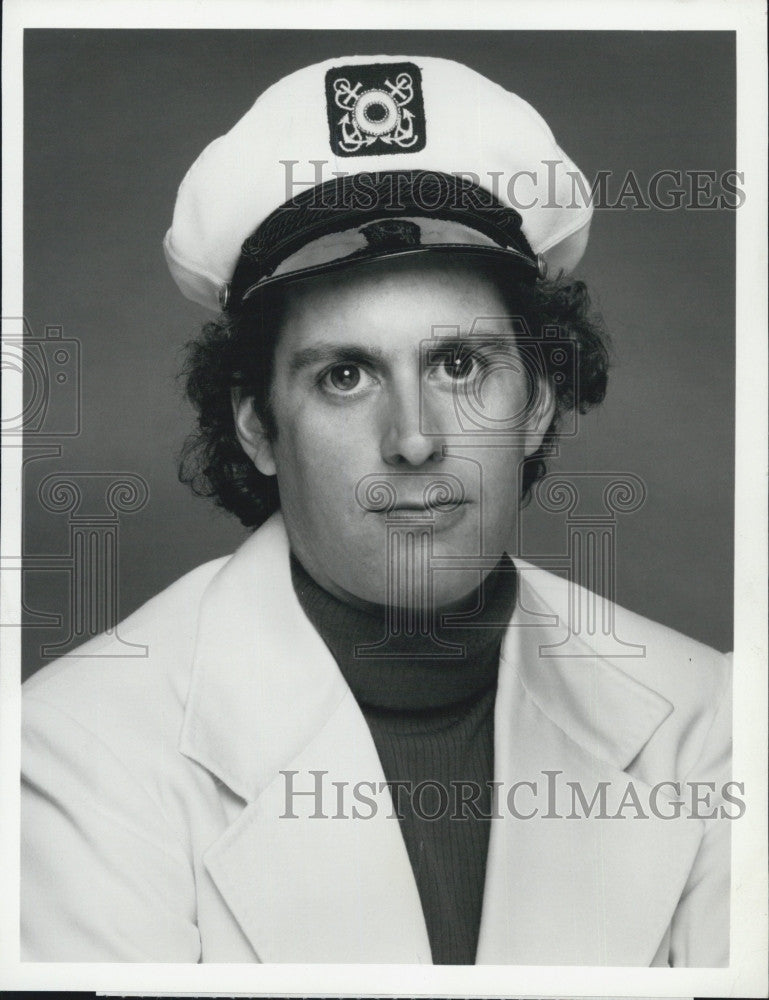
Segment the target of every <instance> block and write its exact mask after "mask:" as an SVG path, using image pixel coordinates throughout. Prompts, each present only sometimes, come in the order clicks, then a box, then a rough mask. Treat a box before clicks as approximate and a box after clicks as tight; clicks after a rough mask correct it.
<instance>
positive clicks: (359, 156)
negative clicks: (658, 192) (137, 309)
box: [163, 55, 592, 310]
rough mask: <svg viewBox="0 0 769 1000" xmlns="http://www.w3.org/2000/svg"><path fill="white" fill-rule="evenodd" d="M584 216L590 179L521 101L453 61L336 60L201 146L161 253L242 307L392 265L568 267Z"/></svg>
mask: <svg viewBox="0 0 769 1000" xmlns="http://www.w3.org/2000/svg"><path fill="white" fill-rule="evenodd" d="M591 215H592V205H591V202H590V195H589V187H588V184H587V182H586V179H585V177H584V175H583V174H582V173H581V172H580V171H579V169H578V168H577V167H576V166H575V164H574V163H573V162H572V161H571V160H570V159H569V158H568V157H567V156H566V154H565V153H564V152H563V151H562V150H561V149H560V148H559V146H558V145H557V143H556V141H555V139H554V137H553V134H552V132H551V130H550V128H549V127H548V125H547V123H546V122H545V121H544V119H543V118H542V117H541V115H539V114H538V113H537V112H536V111H535V110H534V109H533V108H532V107H531V105H529V104H527V103H526V101H524V100H522V99H521V98H520V97H518V96H517V95H515V94H513V93H510V92H509V91H506V90H504V89H503V88H502V87H500V86H499V85H498V84H496V83H494V82H492V81H491V80H489V79H487V78H486V77H484V76H482V75H481V74H480V73H477V72H475V71H474V70H472V69H470V68H469V67H467V66H464V65H462V64H461V63H457V62H453V61H451V60H448V59H439V58H435V57H431V56H384V55H379V56H345V57H340V58H338V59H330V60H327V61H325V62H322V63H318V64H316V65H313V66H308V67H306V68H304V69H300V70H298V71H297V72H295V73H292V74H290V75H289V76H286V77H284V78H283V79H281V80H279V81H278V82H277V83H275V84H274V85H273V86H271V87H270V88H269V89H268V90H266V91H265V92H264V93H263V94H262V95H261V96H260V97H259V98H258V99H257V101H256V102H255V103H254V105H253V106H252V107H251V109H250V110H249V111H248V112H247V113H246V114H245V115H244V116H243V118H241V120H240V121H239V122H238V123H237V124H236V125H235V126H234V127H233V128H232V129H230V131H229V132H227V133H226V134H225V135H223V136H221V137H220V138H218V139H216V140H214V141H213V142H212V143H211V144H210V145H209V146H208V147H207V148H206V149H205V150H203V152H202V153H201V155H200V156H199V157H198V159H197V160H196V161H195V163H193V165H192V167H191V168H190V169H189V171H188V172H187V175H186V177H185V178H184V180H183V181H182V184H181V186H180V188H179V192H178V195H177V199H176V206H175V209H174V215H173V222H172V225H171V228H170V229H169V230H168V232H167V234H166V237H165V240H164V244H163V245H164V251H165V255H166V259H167V261H168V266H169V268H170V270H171V273H172V275H173V277H174V279H175V281H176V282H177V284H178V285H179V287H180V289H181V290H182V292H183V293H184V294H185V295H186V296H187V297H188V298H190V299H192V300H193V301H195V302H198V303H200V304H202V305H204V306H207V307H209V308H210V309H213V310H217V309H219V308H222V307H225V308H229V309H235V308H238V307H239V306H240V304H242V303H243V302H244V301H247V300H248V299H249V298H250V297H252V296H253V295H254V294H255V293H256V291H257V290H258V289H260V288H262V287H264V286H265V285H269V284H273V283H275V282H278V281H286V280H292V279H296V278H297V277H301V276H305V275H309V274H314V273H318V272H322V271H325V270H329V269H332V268H338V267H342V266H347V265H349V264H351V263H353V262H358V263H359V262H361V261H365V260H368V259H372V258H379V257H382V256H389V255H395V254H397V255H404V254H424V253H436V252H440V253H446V252H449V253H463V254H468V255H474V256H485V257H489V258H497V259H500V260H506V261H507V262H508V263H509V264H510V265H511V266H512V267H513V268H515V269H517V270H518V272H519V274H520V277H521V280H532V281H533V280H536V278H537V276H538V275H541V274H543V273H544V271H545V270H549V271H550V273H557V272H561V271H563V272H568V271H570V270H571V269H572V268H573V267H574V265H575V264H576V263H577V261H578V260H579V259H580V257H581V256H582V254H583V252H584V249H585V246H586V244H587V236H588V230H589V225H590V218H591Z"/></svg>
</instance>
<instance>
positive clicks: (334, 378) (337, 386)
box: [320, 364, 369, 395]
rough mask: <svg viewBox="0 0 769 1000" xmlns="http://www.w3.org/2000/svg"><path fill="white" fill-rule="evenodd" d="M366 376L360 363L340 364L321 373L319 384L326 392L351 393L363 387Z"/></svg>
mask: <svg viewBox="0 0 769 1000" xmlns="http://www.w3.org/2000/svg"><path fill="white" fill-rule="evenodd" d="M368 378H369V376H368V375H367V374H366V372H364V371H363V369H362V368H361V367H360V365H354V364H340V365H334V366H333V368H327V369H326V371H325V372H324V373H323V375H321V378H320V385H321V388H323V389H325V390H326V392H330V393H333V394H335V395H339V394H344V393H350V394H352V393H353V392H354V391H355V390H356V389H363V388H365V386H366V384H367V380H368Z"/></svg>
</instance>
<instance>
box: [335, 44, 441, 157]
mask: <svg viewBox="0 0 769 1000" xmlns="http://www.w3.org/2000/svg"><path fill="white" fill-rule="evenodd" d="M352 70H355V71H356V73H355V76H353V74H352V72H351V71H352ZM376 71H380V72H378V73H377V72H376ZM356 77H357V78H356ZM326 90H327V96H328V98H329V109H328V110H329V125H330V126H331V140H332V146H333V147H334V149H335V152H337V153H339V154H341V155H344V156H356V155H358V156H362V155H366V154H369V155H374V154H381V153H388V152H390V153H398V152H402V151H405V150H416V149H422V148H423V147H424V142H425V136H424V110H423V105H422V94H421V77H420V75H419V70H418V68H417V67H416V66H412V65H411V64H396V65H393V64H392V63H390V64H385V65H382V66H355V67H352V66H350V67H342V68H341V69H338V70H333V71H330V72H329V75H328V76H327V81H326ZM340 112H341V114H340ZM420 123H421V124H420Z"/></svg>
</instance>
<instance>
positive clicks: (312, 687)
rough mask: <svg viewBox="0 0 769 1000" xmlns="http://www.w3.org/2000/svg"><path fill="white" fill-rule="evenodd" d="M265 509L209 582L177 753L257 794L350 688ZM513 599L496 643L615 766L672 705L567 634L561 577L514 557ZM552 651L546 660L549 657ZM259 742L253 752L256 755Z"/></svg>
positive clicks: (277, 522)
mask: <svg viewBox="0 0 769 1000" xmlns="http://www.w3.org/2000/svg"><path fill="white" fill-rule="evenodd" d="M288 552H289V549H288V539H287V536H286V531H285V527H284V524H283V520H282V517H281V516H280V514H275V515H273V516H272V517H271V518H270V519H269V520H268V521H267V522H266V523H265V524H264V525H263V526H262V527H261V528H260V529H259V530H258V531H256V532H255V533H254V534H253V535H252V536H251V537H250V538H249V539H247V541H246V542H245V543H244V544H243V545H242V546H241V547H240V548H239V549H238V550H237V551H236V552H235V554H234V555H233V556H232V558H231V559H229V560H228V562H227V563H225V565H224V566H223V567H222V569H221V570H220V571H219V572H218V573H217V575H216V576H215V577H214V579H213V580H212V581H211V583H210V584H209V586H208V588H207V589H206V591H205V593H204V596H203V599H202V603H201V608H200V614H199V627H198V634H197V640H196V645H195V654H194V661H193V666H192V679H191V685H190V690H189V695H188V700H187V705H186V711H185V717H184V724H183V727H182V733H181V740H180V750H181V751H182V753H184V754H185V755H186V756H188V757H190V758H192V759H193V760H196V761H198V762H199V763H200V764H202V765H203V766H204V767H206V768H207V769H208V770H210V771H211V772H212V773H213V774H215V775H216V776H217V777H218V778H219V779H220V780H221V781H223V782H224V783H225V784H226V785H227V786H228V787H229V788H231V789H232V790H233V791H234V792H235V793H236V794H237V795H239V796H240V797H241V798H243V799H246V800H247V801H250V800H252V799H254V798H255V797H256V796H257V795H258V794H259V793H260V792H261V791H262V790H263V789H264V788H265V787H266V786H267V785H268V784H269V783H270V782H271V781H272V779H273V778H274V776H275V775H276V773H277V772H278V771H279V770H280V768H281V767H282V766H284V765H285V764H286V763H287V762H290V761H291V760H293V759H294V758H295V757H296V756H297V755H298V754H299V753H300V752H301V751H302V750H303V749H304V748H305V747H306V746H307V745H308V744H309V743H310V741H311V740H312V739H313V738H314V737H315V736H317V734H318V733H319V732H320V731H321V730H322V729H323V727H324V725H325V724H326V722H327V721H328V719H330V718H331V716H332V715H333V713H334V711H335V710H336V708H337V707H338V705H339V704H340V702H341V701H342V699H343V698H344V697H345V695H346V694H347V693H348V692H349V689H348V687H347V684H346V682H345V680H344V678H343V677H342V675H341V673H340V671H339V669H338V667H337V665H336V663H335V661H334V659H333V657H332V656H331V654H330V652H329V650H328V648H327V647H326V645H325V643H324V642H323V640H322V639H321V637H320V636H319V635H318V633H317V632H316V631H315V629H314V628H313V626H312V625H311V624H310V622H309V621H308V619H307V618H306V616H305V614H304V612H303V611H302V608H301V606H300V604H299V602H298V600H297V598H296V595H295V593H294V588H293V586H292V583H291V571H290V564H289V559H288ZM515 563H516V566H517V567H518V569H519V571H520V588H519V600H518V604H517V607H516V610H515V613H514V615H513V619H512V621H511V623H510V625H511V627H510V629H509V630H508V635H507V638H506V639H505V642H504V644H503V649H502V660H503V661H512V663H511V665H512V666H513V667H514V668H515V670H516V671H517V673H518V675H519V677H520V680H521V683H522V684H523V686H524V687H525V689H526V690H527V691H528V693H529V695H530V696H531V698H532V699H533V700H534V702H535V703H536V704H537V706H538V707H539V709H540V710H541V711H542V712H543V713H544V714H545V715H546V716H547V717H548V718H549V719H550V720H551V721H552V722H554V723H555V725H557V726H558V727H559V728H560V729H562V730H563V731H564V732H565V733H566V734H567V735H568V736H569V737H570V738H571V739H573V740H574V741H575V742H577V743H578V744H580V745H581V746H582V747H583V748H584V749H585V750H587V751H588V752H589V753H590V754H591V755H592V756H593V757H596V758H598V759H601V760H605V761H607V762H608V763H610V764H612V765H613V766H615V767H617V768H619V769H623V768H625V767H626V766H627V765H628V763H629V762H630V761H632V760H633V758H634V757H635V756H636V755H637V754H638V753H639V751H640V750H641V749H642V748H643V746H644V745H645V743H646V742H647V741H648V740H649V738H650V737H651V736H652V734H653V733H654V731H655V730H656V729H657V727H658V726H659V725H660V724H661V722H662V721H663V720H664V719H665V718H666V717H667V716H668V715H669V714H670V712H671V711H672V706H671V705H670V703H669V702H668V701H667V700H666V699H665V698H663V697H662V696H661V695H659V694H657V693H656V692H655V691H652V690H651V689H649V688H647V687H646V686H644V685H643V684H641V683H640V682H639V681H637V680H635V679H633V678H632V677H630V676H629V675H628V674H627V673H625V672H624V671H622V670H621V669H619V668H618V667H617V666H615V665H614V664H613V663H611V662H609V660H607V659H604V658H602V657H601V656H599V655H598V654H597V653H596V652H595V650H593V649H592V648H591V646H590V645H589V643H588V642H586V641H584V640H582V639H580V638H578V637H575V636H573V635H572V636H570V637H569V639H570V644H569V655H568V656H563V655H557V653H558V647H559V644H560V646H561V648H563V645H562V644H563V641H564V636H565V635H567V634H568V633H567V626H566V625H565V622H567V621H568V618H567V612H568V601H569V595H570V590H569V588H570V584H569V583H568V581H566V580H563V579H561V578H559V577H557V576H555V575H553V574H552V573H548V572H546V571H544V570H540V569H538V568H536V567H534V566H532V565H530V564H529V563H527V562H525V561H523V560H519V559H516V560H515ZM554 654H555V655H554ZM257 748H258V750H257Z"/></svg>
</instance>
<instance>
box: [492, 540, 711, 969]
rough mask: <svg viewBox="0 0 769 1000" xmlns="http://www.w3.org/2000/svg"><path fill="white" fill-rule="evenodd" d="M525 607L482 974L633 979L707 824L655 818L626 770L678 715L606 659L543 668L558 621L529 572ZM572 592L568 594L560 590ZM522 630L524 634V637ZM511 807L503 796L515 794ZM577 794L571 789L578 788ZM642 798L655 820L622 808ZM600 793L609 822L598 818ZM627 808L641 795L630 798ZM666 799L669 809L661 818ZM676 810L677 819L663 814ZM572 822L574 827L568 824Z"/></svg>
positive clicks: (499, 742) (502, 686) (507, 664)
mask: <svg viewBox="0 0 769 1000" xmlns="http://www.w3.org/2000/svg"><path fill="white" fill-rule="evenodd" d="M516 563H517V565H518V566H519V569H520V570H521V598H522V599H521V602H520V603H521V606H522V607H525V608H526V609H527V611H528V612H530V614H529V615H528V616H527V621H528V623H529V624H526V625H521V620H519V619H516V617H514V619H513V622H512V623H511V625H512V627H511V629H510V631H509V634H508V638H507V640H506V642H505V646H504V649H503V656H502V662H501V665H500V680H499V688H498V693H497V706H496V735H495V758H496V763H495V772H496V773H495V780H496V781H498V782H500V783H501V785H500V787H501V789H502V790H503V797H502V799H501V800H500V803H499V809H498V812H499V813H500V814H501V817H502V818H501V819H496V820H494V821H493V823H492V832H491V839H490V845H489V857H488V864H487V875H486V890H485V895H484V905H483V917H482V923H481V934H480V941H479V948H478V956H477V961H478V962H479V963H493V964H498V963H514V964H524V965H577V964H578V965H638V966H648V965H649V964H650V963H651V962H652V960H653V959H654V957H655V955H656V953H657V950H658V948H659V945H660V942H661V941H662V939H663V937H664V935H665V932H666V929H667V926H668V924H669V922H670V919H671V917H672V914H673V911H674V909H675V906H676V904H677V901H678V899H679V898H680V895H681V892H682V890H683V887H684V884H685V881H686V877H687V875H688V872H689V869H690V868H691V865H692V863H693V860H694V856H695V854H696V852H697V849H698V847H699V843H700V840H701V837H702V833H703V823H702V821H701V820H699V819H692V818H686V819H680V820H676V821H670V820H664V819H660V818H657V817H655V816H654V815H651V814H650V810H649V808H648V803H649V792H650V789H649V786H648V785H646V784H645V783H644V782H643V781H639V780H638V779H637V778H631V775H630V774H629V773H628V772H627V771H626V770H624V769H625V768H627V767H628V765H630V764H631V762H632V760H633V758H634V757H635V756H636V755H637V754H638V753H639V752H640V750H641V749H642V747H643V746H644V745H645V743H646V742H647V741H648V739H649V738H650V737H651V735H652V734H653V733H654V731H655V730H656V729H657V728H658V726H659V725H660V724H661V722H662V721H663V720H664V719H665V718H666V717H667V715H668V714H669V713H670V711H671V710H672V706H671V705H670V704H669V702H667V700H666V699H664V698H662V697H661V696H660V695H658V694H657V693H656V692H654V691H651V690H650V689H648V688H646V687H645V686H643V685H642V684H640V683H639V682H637V681H635V680H633V679H632V678H630V677H629V676H628V675H627V674H625V673H624V672H623V671H620V670H619V669H618V668H617V667H615V666H613V665H612V664H611V663H609V662H607V661H605V660H602V659H601V658H600V657H597V656H595V655H590V649H589V648H588V647H587V646H585V648H584V653H583V655H582V656H579V657H577V658H573V657H568V658H564V657H555V658H553V657H550V658H547V657H543V656H542V655H541V651H540V650H541V647H545V646H552V645H553V644H555V643H557V642H558V641H559V640H560V639H562V638H563V633H564V628H563V625H562V624H559V625H552V624H547V625H543V626H540V627H533V626H532V625H531V621H532V617H531V616H532V615H534V616H539V618H540V620H541V621H550V622H552V621H553V620H554V618H553V616H555V620H556V621H559V623H560V622H563V621H564V618H563V608H562V607H560V608H559V607H558V606H556V607H554V606H553V604H552V603H550V602H548V601H545V600H543V599H542V597H541V596H540V595H539V594H538V593H537V589H538V588H537V586H535V584H534V583H532V582H531V578H532V577H537V576H540V579H546V580H548V581H549V584H548V586H552V581H553V578H552V577H551V576H550V575H549V574H548V575H547V576H546V577H542V576H541V573H540V572H539V571H536V570H533V568H532V567H529V566H527V565H526V564H525V563H519V561H518V560H516ZM566 586H567V585H566V584H565V583H563V584H562V587H563V588H564V589H565V588H566ZM516 626H517V627H516ZM524 781H531V782H533V783H535V786H536V798H535V795H534V791H533V789H532V788H531V787H530V786H525V785H520V786H519V789H518V792H517V793H514V798H513V801H512V805H513V807H514V808H515V809H516V810H517V812H518V813H519V814H521V815H524V816H525V815H527V814H529V813H531V812H532V811H533V810H534V809H535V808H538V813H537V815H536V816H532V817H531V818H517V817H516V816H515V815H514V814H513V812H512V810H511V808H510V803H509V802H508V801H505V797H504V796H505V795H506V794H507V793H508V790H509V789H510V788H512V787H513V786H514V785H515V784H516V783H517V782H524ZM569 783H573V784H569ZM629 784H631V785H632V786H633V791H634V792H635V793H637V796H638V800H639V802H640V803H641V805H642V807H643V811H644V812H645V813H646V814H647V815H649V816H650V818H648V819H639V818H636V809H635V806H634V804H633V802H632V801H631V803H630V805H628V799H627V798H625V800H624V801H625V804H626V808H625V809H624V810H621V811H620V810H619V807H620V805H621V804H622V802H623V796H627V795H628V791H627V789H628V785H629ZM574 785H576V787H578V788H579V789H580V790H581V791H582V793H583V795H584V796H585V798H586V801H587V803H588V805H589V803H590V801H591V799H592V797H593V795H594V794H595V793H596V791H599V794H601V793H600V789H601V788H602V787H603V788H604V790H605V792H604V793H605V795H606V808H605V813H604V814H605V815H608V816H609V817H612V816H614V815H616V814H617V812H618V811H620V816H622V815H624V818H603V819H601V818H597V814H598V811H599V801H596V803H595V805H594V807H593V810H592V813H590V815H589V818H586V817H585V813H586V812H587V810H586V809H584V808H583V807H582V806H581V803H580V801H579V799H577V800H576V809H575V803H574V801H573V796H574V795H575V792H574V791H573V787H574ZM630 794H631V795H632V792H631V793H630ZM665 808H666V806H665V800H664V799H660V809H661V810H663V809H665ZM667 808H668V809H670V806H667ZM569 816H572V818H568V817H569Z"/></svg>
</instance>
